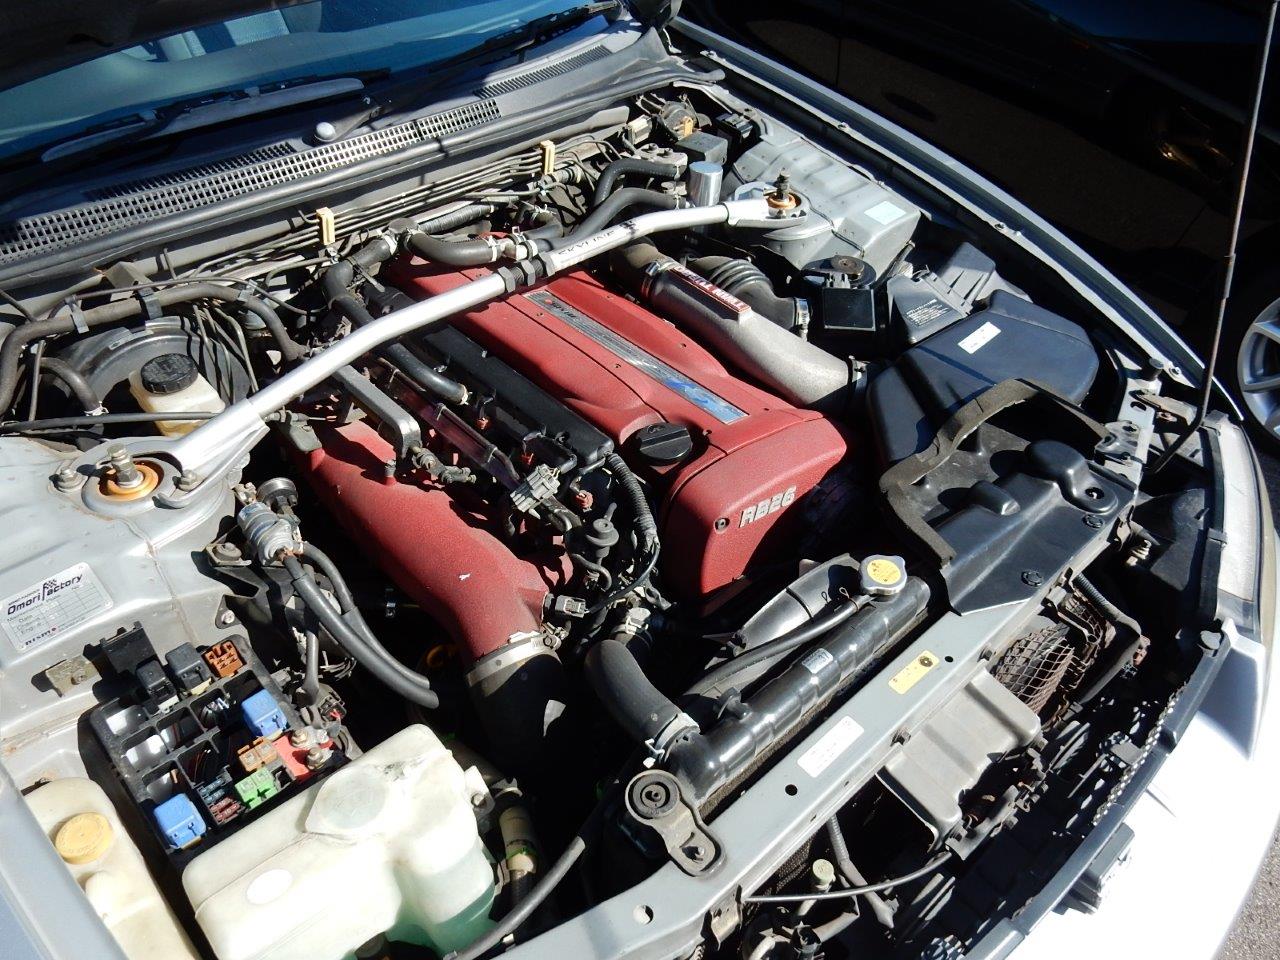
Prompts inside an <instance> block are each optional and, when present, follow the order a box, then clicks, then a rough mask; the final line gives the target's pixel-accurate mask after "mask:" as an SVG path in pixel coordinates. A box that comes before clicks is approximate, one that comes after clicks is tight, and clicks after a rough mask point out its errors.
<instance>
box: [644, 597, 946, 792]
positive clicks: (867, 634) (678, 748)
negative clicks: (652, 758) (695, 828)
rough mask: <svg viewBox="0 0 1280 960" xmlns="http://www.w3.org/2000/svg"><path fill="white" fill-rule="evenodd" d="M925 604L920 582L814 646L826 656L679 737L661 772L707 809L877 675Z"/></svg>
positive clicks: (875, 603) (880, 602)
mask: <svg viewBox="0 0 1280 960" xmlns="http://www.w3.org/2000/svg"><path fill="white" fill-rule="evenodd" d="M928 603H929V587H928V585H927V584H925V582H924V581H923V580H919V579H917V578H915V577H911V578H909V579H908V580H907V583H906V585H905V586H904V587H903V588H902V590H901V591H900V592H899V593H897V594H895V595H894V596H892V597H886V598H884V599H876V600H873V601H872V602H871V603H869V604H867V605H866V606H865V607H863V608H862V609H861V610H860V611H858V613H857V615H856V616H854V617H853V618H852V619H851V620H850V621H849V622H848V623H847V624H846V625H845V626H843V627H842V628H840V629H838V630H836V631H835V632H834V633H833V634H831V635H830V636H829V637H827V638H826V639H824V640H821V641H819V642H818V643H816V644H815V645H814V646H813V648H812V649H813V650H815V651H816V650H823V651H826V653H827V654H829V656H825V657H821V658H819V657H806V658H805V659H804V662H802V663H795V664H793V665H792V666H791V667H789V668H788V669H787V670H786V671H785V672H783V673H782V674H780V675H779V676H777V677H776V678H774V679H773V680H772V681H770V682H769V683H767V684H766V685H765V686H764V687H763V688H761V689H760V690H759V691H758V692H757V693H756V694H755V695H753V696H752V697H751V698H750V700H747V701H743V703H742V706H741V708H740V709H739V710H737V711H735V712H733V713H726V714H725V715H724V716H723V717H722V718H721V719H720V721H719V722H718V723H717V724H716V725H715V726H714V727H711V728H710V729H709V730H706V731H703V732H699V733H691V734H688V735H686V736H684V737H682V738H680V739H679V740H677V741H676V742H675V743H674V744H673V745H672V747H671V749H670V750H669V751H668V754H667V756H666V758H665V759H664V761H663V766H664V767H665V768H666V769H667V770H668V771H670V772H671V773H673V774H675V775H676V776H677V777H679V778H680V780H681V781H682V782H683V783H684V784H685V785H686V786H687V787H688V788H689V792H690V795H691V796H692V797H693V798H695V800H696V802H697V803H699V804H703V803H705V802H706V801H708V800H709V799H711V798H712V797H713V796H714V795H715V794H716V793H717V792H718V791H719V790H720V789H721V788H723V787H725V786H727V785H728V784H730V783H732V782H734V781H735V780H736V779H737V778H738V777H740V776H742V775H743V774H745V773H746V772H748V771H749V770H751V768H752V766H753V765H754V763H755V760H756V758H757V757H760V756H762V755H763V754H764V753H766V752H767V751H768V750H770V749H771V748H773V747H774V746H775V745H777V744H778V743H780V742H782V741H784V740H786V739H788V738H789V737H790V736H791V735H792V734H794V733H795V732H796V730H797V729H799V727H800V725H801V724H802V723H804V721H805V720H806V719H807V718H808V717H810V716H812V714H813V713H814V711H815V710H817V708H818V707H819V706H821V705H822V704H823V703H824V702H826V700H827V699H828V698H829V697H831V696H832V695H833V694H834V693H835V692H836V691H837V690H838V689H840V688H841V687H843V686H845V685H846V684H848V683H851V682H853V681H856V680H857V679H859V678H860V677H863V676H865V675H866V674H867V673H869V672H870V671H871V670H873V669H875V668H876V667H877V666H878V665H879V664H880V663H881V662H882V660H883V659H884V657H885V655H886V654H888V653H889V652H890V651H891V650H892V649H893V648H894V647H895V646H897V644H898V643H899V642H900V641H901V640H902V638H903V637H905V636H906V635H907V634H908V633H909V632H910V631H911V630H912V629H914V628H915V627H916V625H917V624H919V623H920V622H921V621H922V620H923V619H924V616H925V613H926V609H927V606H928Z"/></svg>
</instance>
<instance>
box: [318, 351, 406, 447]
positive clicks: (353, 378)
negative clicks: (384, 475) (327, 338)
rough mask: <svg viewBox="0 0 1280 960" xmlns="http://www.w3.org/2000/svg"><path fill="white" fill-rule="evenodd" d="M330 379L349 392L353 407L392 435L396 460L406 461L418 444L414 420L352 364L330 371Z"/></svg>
mask: <svg viewBox="0 0 1280 960" xmlns="http://www.w3.org/2000/svg"><path fill="white" fill-rule="evenodd" d="M333 379H335V380H337V381H338V383H340V384H341V385H342V389H343V390H345V391H347V393H349V394H350V395H351V399H352V400H353V401H354V402H355V404H356V406H358V407H359V408H360V409H361V410H363V411H365V412H366V413H368V414H370V415H372V416H375V417H377V418H378V420H380V421H381V422H382V424H383V426H385V427H386V428H387V429H388V430H390V431H391V432H392V433H393V434H394V435H395V440H394V443H395V448H396V460H397V462H406V461H407V460H408V458H409V456H410V455H411V454H412V453H413V451H415V450H417V449H419V448H420V447H421V446H422V430H421V428H420V427H419V426H418V421H417V420H415V419H414V418H413V415H412V414H410V413H409V411H408V410H406V409H405V408H404V407H402V406H400V404H398V403H396V402H395V401H394V400H392V399H391V398H390V397H389V396H387V395H386V394H385V393H384V392H383V391H382V390H381V389H379V388H378V387H376V386H375V385H374V384H373V383H371V382H370V380H369V378H368V377H366V376H364V375H363V374H361V373H360V372H359V371H357V370H355V369H354V368H352V367H342V368H341V369H339V370H337V371H336V372H335V373H334V375H333Z"/></svg>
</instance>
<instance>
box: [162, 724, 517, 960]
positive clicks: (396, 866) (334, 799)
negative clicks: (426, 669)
mask: <svg viewBox="0 0 1280 960" xmlns="http://www.w3.org/2000/svg"><path fill="white" fill-rule="evenodd" d="M470 782H471V781H470V780H469V779H468V778H467V777H465V775H464V773H463V770H462V768H461V767H460V766H459V765H458V763H457V762H456V761H455V760H454V759H453V757H452V755H451V754H450V753H449V751H448V750H447V749H446V748H445V746H444V745H443V744H442V743H441V742H440V740H439V739H438V738H437V737H436V735H435V734H434V733H432V732H431V731H430V730H429V729H428V728H427V727H424V726H419V725H415V726H411V727H408V728H406V729H404V730H401V731H400V732H399V733H397V734H396V735H395V736H393V737H391V738H390V739H388V740H386V741H384V742H383V743H381V744H379V745H378V746H377V747H375V748H373V749H372V750H370V751H369V752H368V753H365V754H364V755H363V756H361V757H359V758H358V759H356V760H353V761H352V762H351V763H349V764H347V766H345V767H343V768H342V769H341V770H339V771H337V772H336V773H334V774H333V775H332V776H330V777H329V778H328V779H326V780H325V781H324V782H323V783H321V784H319V785H318V786H316V787H313V788H312V789H310V790H307V791H306V792H304V793H302V794H300V795H298V796H296V797H294V798H293V799H292V800H290V801H289V802H287V803H285V804H283V805H282V806H280V807H277V808H276V809H275V810H273V811H271V812H270V813H268V814H266V815H265V816H264V817H262V818H261V819H259V820H256V821H254V822H253V823H251V824H249V825H248V826H246V827H245V828H243V829H242V830H239V831H238V832H236V833H235V834H233V835H232V836H230V837H228V838H227V839H225V840H223V841H222V842H221V843H219V844H218V845H217V846H215V847H213V848H212V849H210V850H209V851H208V852H207V853H203V854H201V855H200V856H198V857H196V858H195V859H194V860H192V861H191V863H190V864H188V866H187V868H186V870H184V871H183V874H182V885H183V887H184V888H185V889H186V892H187V896H188V897H189V898H190V900H191V904H192V906H193V907H194V908H195V916H196V920H197V921H198V922H199V924H200V927H201V929H202V930H203V931H204V933H205V935H206V936H207V937H208V938H209V943H210V945H211V946H212V947H213V949H214V952H215V953H216V954H217V955H218V957H219V958H220V960H266V958H270V960H293V958H297V960H340V958H343V957H349V956H351V955H352V954H353V953H354V951H355V950H356V948H357V947H359V946H361V945H362V944H364V943H366V942H367V941H369V940H370V939H372V938H373V937H375V936H377V935H378V934H382V933H385V934H387V936H388V937H389V938H390V939H392V940H400V941H406V942H409V943H415V944H420V945H424V946H429V947H431V948H433V949H434V950H435V951H436V952H437V953H440V954H445V953H448V952H449V951H451V950H456V949H458V948H460V947H463V946H465V945H466V944H468V943H470V942H471V941H473V940H474V939H475V938H477V937H478V936H480V935H481V934H482V933H484V932H485V931H486V930H487V929H488V928H489V927H490V925H491V922H490V920H489V918H488V913H489V907H490V905H491V904H492V902H493V895H494V871H493V866H492V864H491V863H490V861H489V858H488V856H487V855H486V853H485V850H484V846H483V844H482V843H481V840H480V834H479V831H478V829H477V827H476V821H475V815H474V813H473V809H472V803H471V793H472V789H471V786H470Z"/></svg>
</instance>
